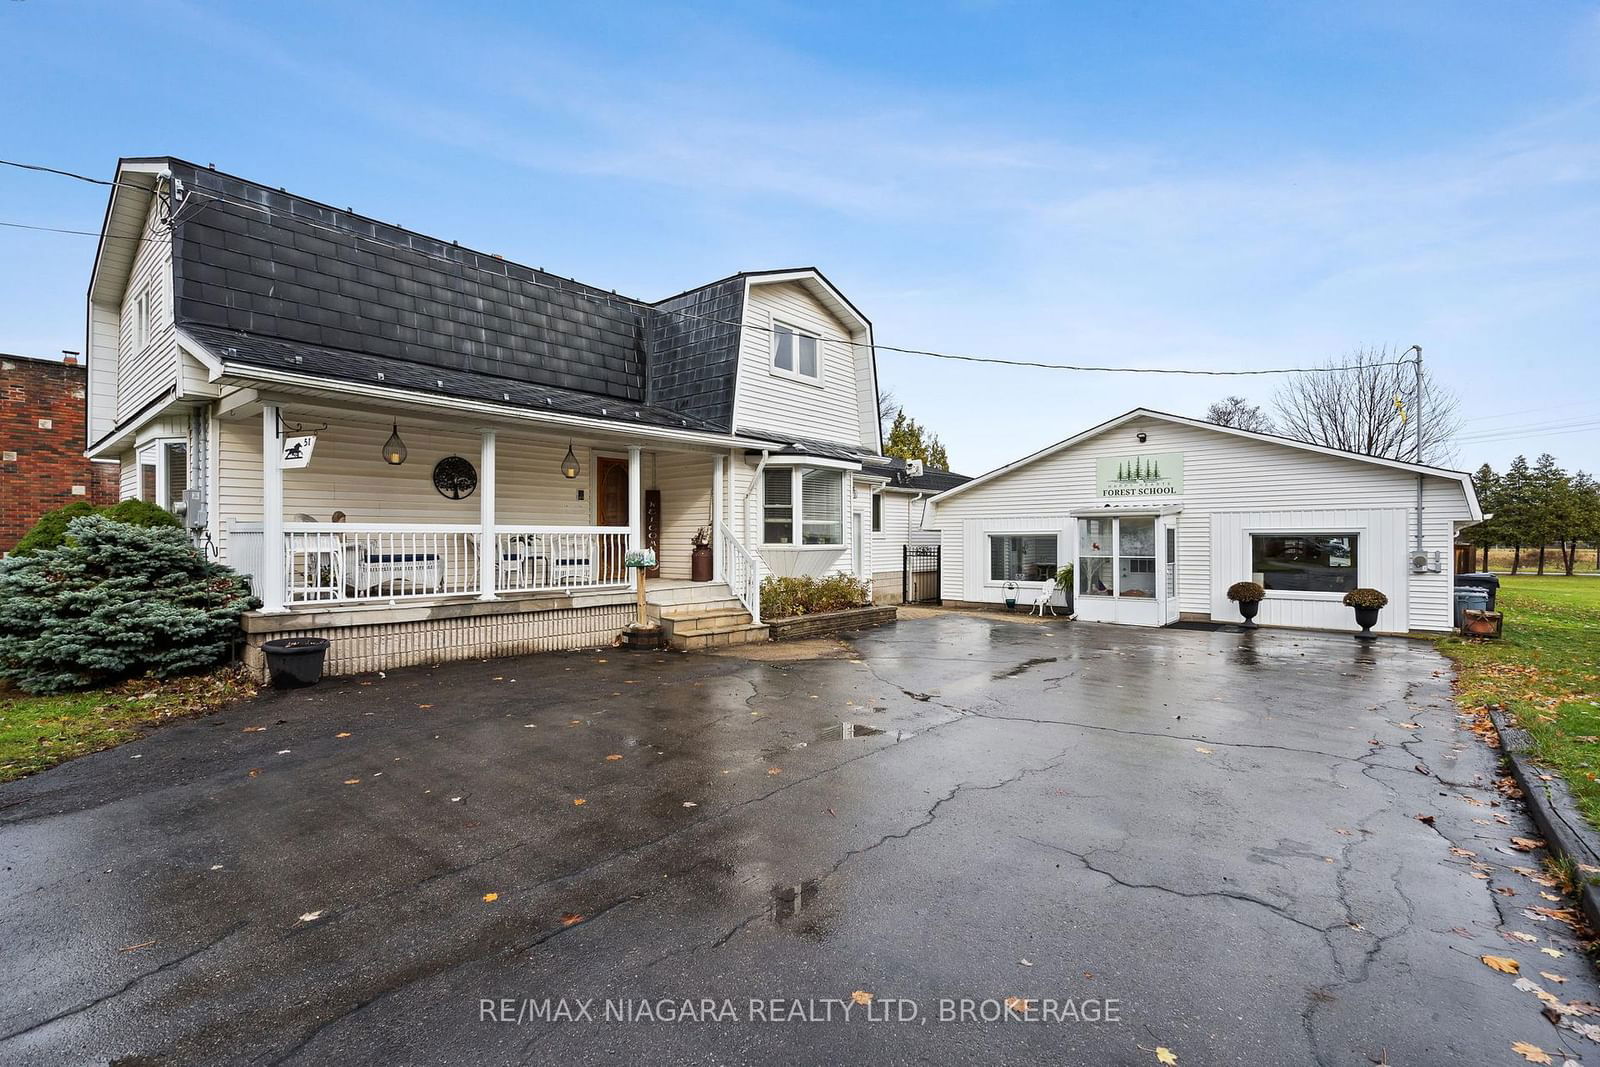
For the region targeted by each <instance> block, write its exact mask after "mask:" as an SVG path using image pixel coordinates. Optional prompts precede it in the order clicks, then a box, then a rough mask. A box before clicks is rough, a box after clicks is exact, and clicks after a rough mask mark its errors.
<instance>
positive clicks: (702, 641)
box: [671, 623, 767, 652]
mask: <svg viewBox="0 0 1600 1067" xmlns="http://www.w3.org/2000/svg"><path fill="white" fill-rule="evenodd" d="M766 639H767V627H766V626H758V625H756V624H754V623H746V624H744V625H742V626H718V627H706V628H704V629H700V628H695V627H689V628H681V627H680V628H678V629H675V630H674V631H673V632H672V636H671V643H672V647H673V648H678V649H682V650H683V651H685V652H698V651H702V650H704V649H708V648H726V647H727V646H729V645H748V644H756V643H759V642H762V641H765V640H766Z"/></svg>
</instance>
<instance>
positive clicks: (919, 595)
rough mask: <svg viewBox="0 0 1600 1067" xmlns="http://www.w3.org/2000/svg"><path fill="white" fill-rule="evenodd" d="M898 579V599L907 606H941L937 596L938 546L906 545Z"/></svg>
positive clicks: (938, 576)
mask: <svg viewBox="0 0 1600 1067" xmlns="http://www.w3.org/2000/svg"><path fill="white" fill-rule="evenodd" d="M901 551H902V553H903V558H902V570H901V578H900V598H901V600H903V601H904V602H905V603H907V604H942V603H944V601H943V599H941V598H940V595H939V580H940V577H941V575H940V570H939V546H938V545H906V546H905V548H904V549H902V550H901Z"/></svg>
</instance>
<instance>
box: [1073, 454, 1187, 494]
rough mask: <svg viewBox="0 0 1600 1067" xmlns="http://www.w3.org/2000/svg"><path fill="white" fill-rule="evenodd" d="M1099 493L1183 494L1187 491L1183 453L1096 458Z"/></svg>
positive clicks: (1096, 478)
mask: <svg viewBox="0 0 1600 1067" xmlns="http://www.w3.org/2000/svg"><path fill="white" fill-rule="evenodd" d="M1094 487H1095V494H1096V495H1097V496H1102V497H1118V496H1179V495H1181V494H1182V493H1183V453H1182V452H1160V453H1147V454H1143V455H1137V456H1107V457H1104V458H1102V459H1099V460H1096V461H1095V470H1094Z"/></svg>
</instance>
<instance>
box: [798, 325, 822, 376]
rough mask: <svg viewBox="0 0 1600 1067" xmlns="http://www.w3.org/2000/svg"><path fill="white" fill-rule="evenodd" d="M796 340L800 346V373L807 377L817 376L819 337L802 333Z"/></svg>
mask: <svg viewBox="0 0 1600 1067" xmlns="http://www.w3.org/2000/svg"><path fill="white" fill-rule="evenodd" d="M796 340H797V341H798V343H799V346H800V373H801V374H804V375H805V376H806V377H807V378H815V377H816V376H817V339H816V338H815V337H807V336H806V335H805V334H801V335H799V337H798V338H796Z"/></svg>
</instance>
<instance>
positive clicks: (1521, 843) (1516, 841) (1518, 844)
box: [1511, 837, 1544, 852]
mask: <svg viewBox="0 0 1600 1067" xmlns="http://www.w3.org/2000/svg"><path fill="white" fill-rule="evenodd" d="M1511 847H1512V848H1514V849H1517V850H1518V851H1521V852H1532V851H1533V850H1534V849H1536V848H1544V842H1543V841H1540V840H1538V839H1536V838H1530V837H1513V838H1512V839H1511Z"/></svg>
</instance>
